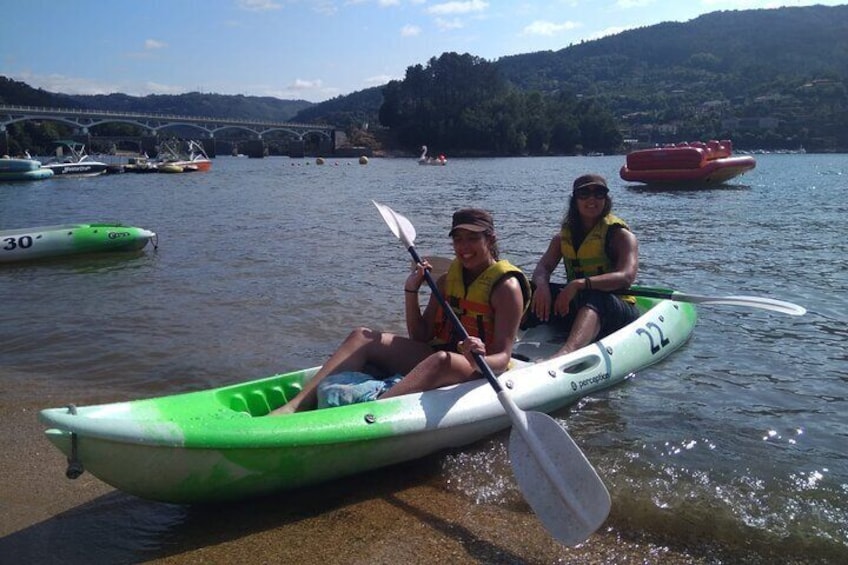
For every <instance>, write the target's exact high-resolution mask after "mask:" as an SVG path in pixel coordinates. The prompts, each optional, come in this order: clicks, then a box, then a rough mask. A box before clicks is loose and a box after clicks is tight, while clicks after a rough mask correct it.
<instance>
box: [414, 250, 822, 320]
mask: <svg viewBox="0 0 848 565" xmlns="http://www.w3.org/2000/svg"><path fill="white" fill-rule="evenodd" d="M426 259H427V261H429V262H430V264H431V265H432V266H433V272H435V273H437V274H441V273H446V272H447V271H448V267H449V266H450V264H451V259H448V258H447V257H426ZM611 292H612V294H624V295H630V296H645V297H648V298H664V299H666V300H673V301H676V302H691V303H693V304H726V305H729V306H749V307H751V308H761V309H763V310H770V311H772V312H780V313H781V314H789V315H790V316H803V315H804V314H806V313H807V309H806V308H804V307H803V306H798V305H797V304H793V303H791V302H785V301H783V300H775V299H774V298H763V297H760V296H700V295H697V294H687V293H684V292H677V291H676V290H666V289H663V288H654V287H648V286H636V287H635V288H628V289H627V290H614V291H611Z"/></svg>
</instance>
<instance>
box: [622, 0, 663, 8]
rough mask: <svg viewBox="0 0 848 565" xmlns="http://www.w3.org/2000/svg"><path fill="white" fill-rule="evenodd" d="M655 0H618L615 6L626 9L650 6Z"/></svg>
mask: <svg viewBox="0 0 848 565" xmlns="http://www.w3.org/2000/svg"><path fill="white" fill-rule="evenodd" d="M655 1H656V0H618V2H616V3H615V7H616V8H622V9H624V10H627V9H628V8H644V7H646V6H650V5H651V4H653V3H654V2H655Z"/></svg>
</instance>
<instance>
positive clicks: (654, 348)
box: [636, 322, 671, 355]
mask: <svg viewBox="0 0 848 565" xmlns="http://www.w3.org/2000/svg"><path fill="white" fill-rule="evenodd" d="M651 330H654V331H655V333H656V334H657V336H658V338H659V344H658V343H657V342H656V341H654V335H653V333H652V332H651ZM636 334H637V335H646V336H648V341H650V342H651V355H655V354H657V353H658V352H659V351H660V349H662V348H663V347H665V346H666V345H668V344H669V343H671V342H670V341H669V339H668V338H667V337H665V335H663V331H662V328H661V327H660V326H659V324H656V323H655V322H648V323H647V324H645V327H644V328H639V329H638V330H636Z"/></svg>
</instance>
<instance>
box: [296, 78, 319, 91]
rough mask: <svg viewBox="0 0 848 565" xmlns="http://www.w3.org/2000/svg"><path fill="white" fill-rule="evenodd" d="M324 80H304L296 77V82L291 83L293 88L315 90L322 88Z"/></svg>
mask: <svg viewBox="0 0 848 565" xmlns="http://www.w3.org/2000/svg"><path fill="white" fill-rule="evenodd" d="M322 84H323V83H322V81H321V80H320V79H319V80H304V79H302V78H296V79H294V83H292V84H291V85H289V88H291V89H292V90H315V89H320V88H321V85H322Z"/></svg>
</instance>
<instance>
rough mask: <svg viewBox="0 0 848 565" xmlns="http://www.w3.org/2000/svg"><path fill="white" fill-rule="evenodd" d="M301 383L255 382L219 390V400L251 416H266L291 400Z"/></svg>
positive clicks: (232, 408)
mask: <svg viewBox="0 0 848 565" xmlns="http://www.w3.org/2000/svg"><path fill="white" fill-rule="evenodd" d="M301 388H302V387H301V386H300V384H299V383H292V382H280V381H278V380H276V381H270V382H268V383H267V384H266V383H264V382H263V383H254V385H253V386H251V387H249V388H235V389H229V390H223V391H220V392H219V395H218V400H219V401H220V402H222V403H223V404H224V405H225V406H227V407H229V408H230V410H233V411H235V412H244V413H246V414H249V415H250V416H265V415H267V414H268V413H270V412H271V410H274V409H275V408H279V407H280V406H282V405H283V404H285V403H286V402H288V401H289V399H290V398H292V397H294V396H295V395H296V394H297V393H298V392H300V390H301Z"/></svg>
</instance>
